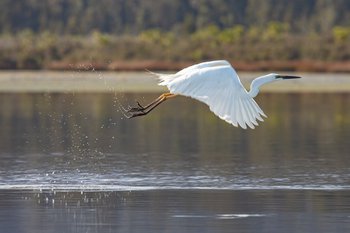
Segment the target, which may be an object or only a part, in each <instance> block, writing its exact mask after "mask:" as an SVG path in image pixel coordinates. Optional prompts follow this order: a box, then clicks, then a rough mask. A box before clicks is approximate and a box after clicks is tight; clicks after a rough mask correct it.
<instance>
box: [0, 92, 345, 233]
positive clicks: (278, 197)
mask: <svg viewBox="0 0 350 233" xmlns="http://www.w3.org/2000/svg"><path fill="white" fill-rule="evenodd" d="M155 97H157V94H146V93H145V94H143V93H140V94H137V95H136V94H127V93H115V94H98V93H95V94H76V93H75V94H74V93H66V94H63V93H51V94H48V93H44V94H40V93H37V94H18V93H17V94H0V127H1V131H0V159H1V163H0V190H1V191H0V225H1V229H0V232H1V233H2V232H347V231H349V230H350V159H349V156H350V146H349V140H350V107H349V106H350V94H349V93H313V94H312V93H310V94H307V93H299V94H297V93H294V94H288V93H284V94H282V93H280V94H278V93H274V94H271V93H270V94H261V95H259V96H258V98H257V102H258V103H259V105H260V106H261V107H262V109H264V112H265V113H266V114H267V115H268V118H267V119H266V120H265V122H263V123H261V125H260V126H259V127H258V128H257V129H255V130H242V129H239V128H235V127H233V126H230V125H229V124H227V123H225V122H223V121H222V120H220V119H218V118H217V117H215V116H214V115H213V114H212V113H211V112H210V111H209V110H208V108H207V107H206V106H205V105H204V104H201V103H199V102H197V101H194V100H191V99H188V98H184V97H178V98H175V99H172V100H169V101H167V102H166V103H164V104H163V105H161V106H160V107H159V108H158V109H156V110H155V111H154V112H152V113H151V114H150V115H148V116H146V117H143V118H135V119H130V120H128V119H126V118H125V117H124V115H123V114H122V112H121V107H122V106H123V107H127V106H128V104H131V105H133V104H134V103H135V101H136V100H139V101H141V102H142V103H147V102H148V101H151V100H152V99H153V98H155Z"/></svg>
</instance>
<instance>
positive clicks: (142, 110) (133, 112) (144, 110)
mask: <svg viewBox="0 0 350 233" xmlns="http://www.w3.org/2000/svg"><path fill="white" fill-rule="evenodd" d="M174 96H176V95H174V94H171V93H165V94H162V95H160V96H159V97H158V98H157V99H155V100H154V101H152V102H151V103H150V104H148V105H147V106H145V107H143V106H142V105H141V104H140V103H139V102H137V105H138V107H134V108H130V109H129V110H127V113H130V115H129V116H127V117H128V118H133V117H137V116H144V115H147V114H148V113H150V112H151V111H152V110H153V109H155V108H156V107H157V106H158V105H159V104H161V103H163V102H164V101H165V100H167V99H168V98H171V97H174Z"/></svg>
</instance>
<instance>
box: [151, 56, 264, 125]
mask: <svg viewBox="0 0 350 233" xmlns="http://www.w3.org/2000/svg"><path fill="white" fill-rule="evenodd" d="M157 76H158V77H159V79H160V81H161V82H160V83H159V85H163V86H167V87H168V89H169V90H170V93H172V94H180V95H184V96H188V97H192V98H194V99H197V100H199V101H201V102H204V103H206V104H207V105H208V106H209V108H210V110H211V111H212V112H213V113H215V115H217V116H218V117H220V118H221V119H223V120H225V121H226V122H228V123H230V124H232V125H234V126H236V127H237V126H238V125H239V126H241V127H242V128H243V129H246V128H247V125H248V126H249V127H250V128H252V129H254V128H255V126H254V125H256V126H257V125H258V122H257V120H260V121H263V118H262V117H261V116H264V117H266V115H265V114H264V112H263V111H262V110H261V108H260V107H259V106H258V104H257V103H256V102H255V100H254V99H253V98H252V97H251V96H250V95H249V94H248V92H247V91H246V90H245V88H244V87H243V85H242V83H241V81H240V80H239V78H238V75H237V73H236V71H235V70H234V69H233V67H232V66H231V65H230V63H228V62H227V61H224V60H220V61H211V62H203V63H200V64H197V65H193V66H190V67H187V68H185V69H183V70H181V71H179V72H177V73H176V74H170V75H168V74H157Z"/></svg>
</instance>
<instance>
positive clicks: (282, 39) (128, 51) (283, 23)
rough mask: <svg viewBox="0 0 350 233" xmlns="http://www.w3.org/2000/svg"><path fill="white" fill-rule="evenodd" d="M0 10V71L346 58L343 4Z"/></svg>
mask: <svg viewBox="0 0 350 233" xmlns="http://www.w3.org/2000/svg"><path fill="white" fill-rule="evenodd" d="M0 6H1V7H0V12H1V14H0V15H1V17H0V68H2V69H39V68H59V67H60V66H59V65H57V64H62V63H65V64H68V65H69V64H77V63H79V62H90V63H94V64H100V67H101V68H105V67H108V66H109V64H111V63H113V62H114V61H122V60H129V61H130V60H133V61H141V60H142V61H143V60H154V61H169V62H179V61H191V62H195V61H201V60H206V59H218V58H220V59H222V58H224V59H228V60H234V61H242V62H251V61H296V60H312V61H314V60H316V61H349V60H350V14H349V12H350V2H349V1H348V0H334V1H329V0H304V1H301V0H296V1H288V0H279V1H274V0H266V1H259V0H235V1H232V0H211V1H209V0H196V1H186V0H180V1H170V0H159V1H157V2H154V1H141V0H128V1H126V0H114V1H112V0H100V1H97V0H79V1H69V0H52V1H44V2H43V1H39V0H31V1H29V0H25V1H23V0H2V1H1V2H0ZM9 6H11V7H9Z"/></svg>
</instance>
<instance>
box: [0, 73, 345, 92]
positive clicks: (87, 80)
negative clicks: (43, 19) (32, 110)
mask: <svg viewBox="0 0 350 233" xmlns="http://www.w3.org/2000/svg"><path fill="white" fill-rule="evenodd" d="M266 73H267V72H266V71H259V72H238V75H239V76H240V79H241V81H242V83H243V85H244V86H245V87H246V89H249V85H250V83H251V81H252V80H253V79H254V78H255V77H258V76H261V75H264V74H266ZM290 74H297V75H299V76H301V77H302V79H298V80H289V81H284V82H275V83H272V84H270V85H266V86H263V87H262V88H261V90H262V91H263V92H267V93H269V92H274V93H276V92H282V93H289V92H290V93H302V92H331V93H341V92H343V93H350V75H349V74H348V73H303V72H297V73H296V72H290ZM157 82H158V80H157V78H155V77H154V76H153V75H151V74H150V73H148V72H146V71H142V72H115V71H96V70H94V71H84V72H80V71H47V70H46V71H42V70H40V71H0V93H42V92H44V93H46V92H63V93H65V92H68V93H70V92H73V93H75V92H77V93H78V92H89V93H93V92H106V93H108V92H109V93H115V92H130V93H145V92H151V93H159V92H164V91H167V89H166V88H165V87H163V86H159V85H157Z"/></svg>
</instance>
